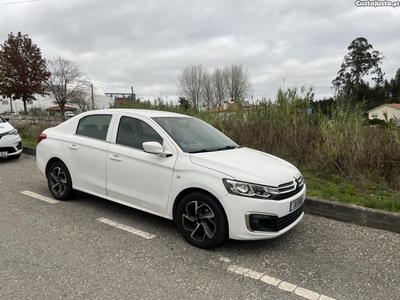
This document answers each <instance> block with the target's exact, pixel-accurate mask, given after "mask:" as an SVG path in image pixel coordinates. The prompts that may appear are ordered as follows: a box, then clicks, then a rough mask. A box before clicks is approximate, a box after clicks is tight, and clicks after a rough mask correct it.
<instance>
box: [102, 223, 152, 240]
mask: <svg viewBox="0 0 400 300" xmlns="http://www.w3.org/2000/svg"><path fill="white" fill-rule="evenodd" d="M97 221H100V222H102V223H104V224H107V225H110V226H113V227H116V228H119V229H122V230H125V231H127V232H130V233H133V234H136V235H137V236H140V237H142V238H145V239H148V240H150V239H152V238H155V237H156V236H155V235H154V234H151V233H148V232H146V231H142V230H139V229H136V228H133V227H130V226H128V225H124V224H121V223H118V222H115V221H112V220H110V219H107V218H98V219H97Z"/></svg>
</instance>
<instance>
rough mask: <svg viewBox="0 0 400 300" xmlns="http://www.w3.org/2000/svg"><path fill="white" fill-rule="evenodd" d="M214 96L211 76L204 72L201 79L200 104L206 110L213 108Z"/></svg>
mask: <svg viewBox="0 0 400 300" xmlns="http://www.w3.org/2000/svg"><path fill="white" fill-rule="evenodd" d="M214 94H215V93H214V84H213V80H212V75H210V73H208V71H205V72H204V79H203V90H202V98H203V101H202V102H203V104H204V105H205V106H206V107H207V109H210V108H211V107H215V98H214Z"/></svg>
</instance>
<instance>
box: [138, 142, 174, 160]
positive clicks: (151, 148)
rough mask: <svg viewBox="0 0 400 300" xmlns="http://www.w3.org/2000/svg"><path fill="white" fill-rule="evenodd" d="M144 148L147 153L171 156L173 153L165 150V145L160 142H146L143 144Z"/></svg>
mask: <svg viewBox="0 0 400 300" xmlns="http://www.w3.org/2000/svg"><path fill="white" fill-rule="evenodd" d="M142 146H143V150H144V151H145V152H147V153H152V154H158V155H160V156H161V157H170V156H172V153H170V152H168V151H164V148H163V146H161V144H160V143H159V142H144V143H143V144H142Z"/></svg>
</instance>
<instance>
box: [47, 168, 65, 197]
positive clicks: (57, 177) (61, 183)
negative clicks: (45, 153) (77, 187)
mask: <svg viewBox="0 0 400 300" xmlns="http://www.w3.org/2000/svg"><path fill="white" fill-rule="evenodd" d="M50 185H51V190H52V192H53V193H54V194H55V195H57V196H61V195H63V194H64V193H65V191H66V189H67V175H66V174H65V172H64V171H63V170H62V169H61V168H60V167H55V168H54V169H53V170H52V172H51V173H50Z"/></svg>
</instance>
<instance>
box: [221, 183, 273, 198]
mask: <svg viewBox="0 0 400 300" xmlns="http://www.w3.org/2000/svg"><path fill="white" fill-rule="evenodd" d="M222 181H223V183H224V185H225V188H226V190H227V191H228V193H230V194H233V195H240V196H245V197H253V198H261V199H274V198H276V197H277V196H279V190H278V189H277V188H276V187H271V186H266V185H259V184H254V183H248V182H241V181H235V180H231V179H223V180H222Z"/></svg>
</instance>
